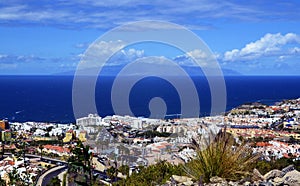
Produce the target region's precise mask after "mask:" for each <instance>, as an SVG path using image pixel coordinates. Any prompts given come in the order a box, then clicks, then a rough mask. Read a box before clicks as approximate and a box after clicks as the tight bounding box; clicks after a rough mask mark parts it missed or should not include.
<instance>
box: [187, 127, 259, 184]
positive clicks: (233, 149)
mask: <svg viewBox="0 0 300 186" xmlns="http://www.w3.org/2000/svg"><path fill="white" fill-rule="evenodd" d="M225 131H226V130H225ZM200 141H202V143H201V142H200ZM193 146H194V148H195V149H196V153H197V155H196V157H195V158H194V159H193V160H191V161H190V162H188V163H187V164H185V166H184V169H185V172H186V173H187V175H189V176H190V177H192V178H193V179H194V180H196V181H200V180H201V181H203V182H209V179H210V178H211V177H214V176H218V177H222V178H225V179H227V180H233V181H234V180H239V179H241V178H243V177H246V176H249V175H250V172H252V170H253V166H254V165H255V162H256V161H257V159H258V156H257V155H253V154H252V150H251V148H250V147H248V146H247V145H246V144H242V145H238V144H236V143H235V140H234V139H233V137H232V136H231V135H229V134H228V133H226V132H222V133H220V134H218V135H217V137H215V138H212V137H210V138H209V139H201V138H200V139H197V140H193Z"/></svg>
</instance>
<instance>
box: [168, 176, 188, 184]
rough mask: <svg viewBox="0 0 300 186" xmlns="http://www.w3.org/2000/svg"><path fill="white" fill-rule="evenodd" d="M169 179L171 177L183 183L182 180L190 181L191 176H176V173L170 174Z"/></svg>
mask: <svg viewBox="0 0 300 186" xmlns="http://www.w3.org/2000/svg"><path fill="white" fill-rule="evenodd" d="M171 179H173V180H174V181H175V182H177V183H183V182H188V181H192V178H190V177H187V176H177V175H172V178H171Z"/></svg>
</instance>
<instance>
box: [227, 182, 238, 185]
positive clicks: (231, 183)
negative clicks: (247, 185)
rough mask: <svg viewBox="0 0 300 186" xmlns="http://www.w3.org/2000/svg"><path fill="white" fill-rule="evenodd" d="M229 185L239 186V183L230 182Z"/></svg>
mask: <svg viewBox="0 0 300 186" xmlns="http://www.w3.org/2000/svg"><path fill="white" fill-rule="evenodd" d="M228 185H230V186H239V183H237V182H233V181H230V182H228Z"/></svg>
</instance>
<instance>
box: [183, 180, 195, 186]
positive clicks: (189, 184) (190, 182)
mask: <svg viewBox="0 0 300 186" xmlns="http://www.w3.org/2000/svg"><path fill="white" fill-rule="evenodd" d="M182 184H183V185H186V186H191V185H193V184H194V182H193V181H185V182H183V183H182Z"/></svg>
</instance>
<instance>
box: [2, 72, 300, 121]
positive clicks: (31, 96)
mask: <svg viewBox="0 0 300 186" xmlns="http://www.w3.org/2000/svg"><path fill="white" fill-rule="evenodd" d="M113 80H114V78H113V77H100V78H99V79H98V81H97V86H96V88H95V95H96V97H95V101H96V106H97V109H98V114H99V115H100V116H107V115H113V114H114V111H113V108H112V104H111V89H112V83H113ZM192 80H193V82H194V84H195V87H196V89H197V91H198V95H199V100H200V113H199V115H200V116H204V115H207V114H208V113H209V112H210V109H211V101H210V99H211V96H210V89H209V85H208V83H207V80H206V78H205V77H192ZM72 83H73V76H0V87H1V91H0V119H8V120H9V121H20V122H24V121H42V122H59V123H70V122H75V118H74V114H73V107H72ZM225 83H226V91H227V104H226V109H227V110H230V109H232V108H234V107H237V106H239V105H241V104H243V103H249V102H256V101H259V102H262V103H265V104H274V103H275V102H278V101H281V100H283V99H295V98H298V97H300V86H299V85H300V76H227V77H225ZM153 97H161V98H163V99H164V100H165V103H166V105H167V115H173V114H174V116H175V115H176V114H179V113H180V109H181V108H180V99H179V95H178V93H177V92H176V89H175V88H174V87H173V86H172V85H171V84H170V83H168V82H167V81H165V80H163V79H160V78H155V77H148V78H145V79H142V80H141V81H139V82H138V83H137V84H135V85H134V87H133V88H132V90H131V92H130V100H129V102H130V108H131V110H132V112H133V113H134V115H135V116H144V117H148V116H149V114H150V111H149V108H148V102H149V100H150V99H151V98H153Z"/></svg>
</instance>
